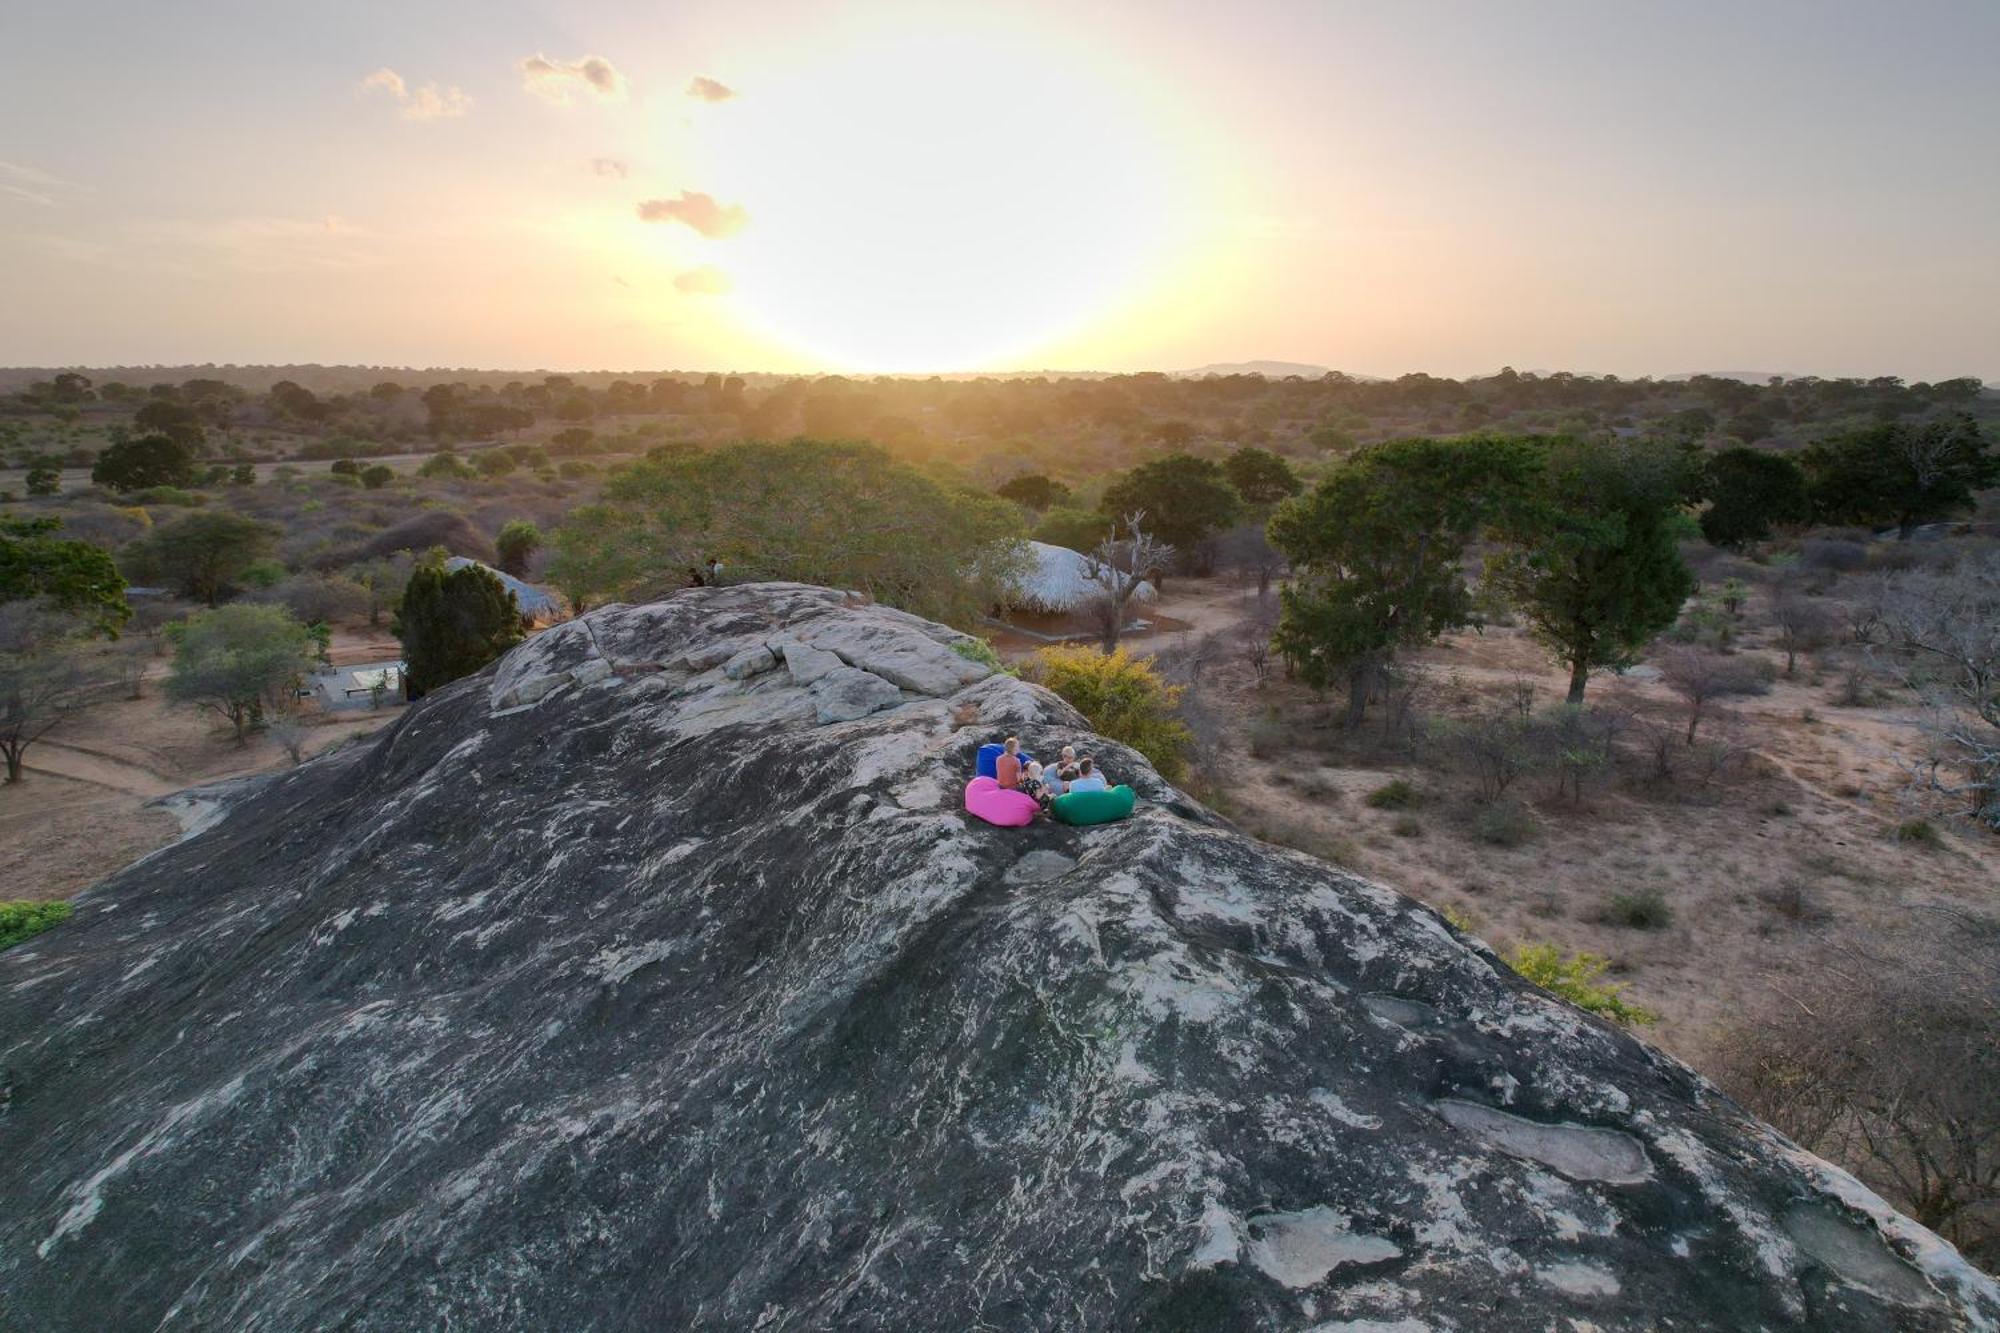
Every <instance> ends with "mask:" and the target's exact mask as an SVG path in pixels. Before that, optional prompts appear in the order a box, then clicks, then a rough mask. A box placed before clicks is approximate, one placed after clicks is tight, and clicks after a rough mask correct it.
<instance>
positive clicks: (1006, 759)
mask: <svg viewBox="0 0 2000 1333" xmlns="http://www.w3.org/2000/svg"><path fill="white" fill-rule="evenodd" d="M993 780H994V781H995V782H997V783H999V784H1000V788H1001V790H1003V791H1018V792H1021V793H1023V794H1025V795H1028V796H1031V797H1033V798H1034V799H1035V802H1036V803H1037V804H1038V805H1040V806H1041V807H1042V808H1043V809H1044V810H1046V809H1048V808H1049V803H1050V802H1052V801H1054V800H1055V798H1056V797H1058V796H1062V795H1064V794H1066V793H1068V792H1073V791H1109V790H1110V789H1111V783H1110V782H1109V781H1108V780H1107V779H1106V778H1105V776H1104V774H1103V773H1102V772H1101V771H1100V770H1099V769H1098V767H1097V761H1096V760H1095V759H1093V758H1091V757H1090V756H1089V755H1084V756H1083V757H1082V758H1081V759H1079V758H1077V754H1076V747H1075V746H1074V745H1065V746H1063V747H1062V754H1061V755H1059V756H1057V758H1056V762H1055V763H1054V764H1053V765H1044V764H1042V763H1041V762H1040V761H1038V760H1034V759H1030V760H1027V761H1026V762H1023V761H1022V759H1021V739H1020V737H1018V736H1009V737H1008V738H1007V741H1006V743H1005V744H1004V745H1002V746H1001V747H1000V757H999V759H997V760H996V761H994V765H993Z"/></svg>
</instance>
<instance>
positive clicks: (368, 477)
mask: <svg viewBox="0 0 2000 1333" xmlns="http://www.w3.org/2000/svg"><path fill="white" fill-rule="evenodd" d="M395 479H396V470H395V469H394V468H392V467H388V466H386V465H384V464H382V463H375V464H372V465H370V466H368V467H365V468H363V469H362V470H361V484H362V485H363V486H365V487H367V488H368V489H369V490H371V491H379V490H381V489H382V488H383V487H384V486H387V485H388V484H389V483H390V482H392V481H394V480H395Z"/></svg>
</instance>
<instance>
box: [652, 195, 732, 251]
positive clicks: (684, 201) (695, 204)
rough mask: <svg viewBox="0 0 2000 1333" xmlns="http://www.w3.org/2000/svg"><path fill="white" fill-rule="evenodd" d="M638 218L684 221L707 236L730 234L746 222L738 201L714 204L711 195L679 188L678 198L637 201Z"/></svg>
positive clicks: (718, 236)
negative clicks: (638, 202) (735, 202)
mask: <svg viewBox="0 0 2000 1333" xmlns="http://www.w3.org/2000/svg"><path fill="white" fill-rule="evenodd" d="M639 221H641V222H685V223H687V224H688V226H690V227H693V228H694V229H695V230H696V231H698V232H700V233H701V234H702V235H704V236H706V237H709V238H710V239H711V240H719V239H721V238H722V237H724V236H734V235H735V234H736V233H737V232H739V231H742V230H743V228H744V227H746V226H748V225H749V223H750V215H749V214H748V213H746V212H744V211H743V207H742V205H740V204H718V203H716V202H715V198H714V196H712V195H706V194H701V193H699V192H697V191H694V190H682V191H681V197H680V198H678V199H646V200H642V201H641V202H640V204H639Z"/></svg>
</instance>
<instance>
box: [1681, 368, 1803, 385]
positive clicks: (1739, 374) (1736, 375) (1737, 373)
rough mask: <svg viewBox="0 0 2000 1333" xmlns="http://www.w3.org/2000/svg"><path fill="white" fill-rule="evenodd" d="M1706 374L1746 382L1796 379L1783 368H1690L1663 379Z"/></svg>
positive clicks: (1688, 377) (1713, 377) (1716, 377)
mask: <svg viewBox="0 0 2000 1333" xmlns="http://www.w3.org/2000/svg"><path fill="white" fill-rule="evenodd" d="M1698 375H1706V376H1708V378H1710V379H1712V380H1742V381H1743V382H1744V383H1745V384H1769V383H1770V382H1771V381H1772V380H1773V379H1781V380H1795V379H1797V378H1799V377H1798V376H1797V375H1787V374H1786V373H1785V372H1784V371H1782V370H1690V371H1688V372H1687V373H1686V374H1684V375H1662V376H1660V378H1661V379H1663V380H1691V379H1694V378H1695V377H1696V376H1698Z"/></svg>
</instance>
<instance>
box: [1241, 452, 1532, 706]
mask: <svg viewBox="0 0 2000 1333" xmlns="http://www.w3.org/2000/svg"><path fill="white" fill-rule="evenodd" d="M1534 466H1535V447H1534V446H1533V445H1532V444H1531V443H1529V442H1527V441H1523V440H1510V439H1503V438H1498V437H1493V438H1483V437H1474V438H1470V439H1463V440H1395V441H1391V442H1389V443H1387V444H1380V445H1376V446H1374V447H1373V448H1370V449H1367V450H1364V451H1362V452H1361V453H1359V454H1356V455H1354V456H1353V457H1352V458H1349V459H1348V460H1346V461H1345V462H1343V463H1342V464H1341V465H1340V466H1339V467H1337V468H1336V469H1334V471H1333V472H1332V473H1331V474H1330V475H1329V476H1328V477H1327V478H1326V479H1325V480H1324V481H1322V482H1320V484H1319V485H1318V486H1316V487H1315V488H1314V489H1313V491H1312V492H1311V493H1310V494H1308V495H1303V496H1300V497H1298V498H1296V499H1293V500H1289V501H1287V502H1286V503H1285V504H1283V505H1281V506H1280V507H1279V509H1278V512H1277V514H1276V515H1275V516H1274V517H1273V518H1272V519H1271V526H1270V537H1271V543H1272V545H1274V546H1276V547H1277V548H1278V549H1279V550H1280V551H1282V552H1284V554H1285V557H1286V558H1287V559H1288V560H1289V561H1290V562H1291V565H1292V572H1293V580H1292V582H1291V583H1290V584H1289V585H1287V586H1286V587H1285V588H1284V590H1283V591H1282V593H1281V594H1280V603H1279V605H1280V614H1279V620H1278V629H1277V635H1276V638H1275V640H1274V642H1275V644H1276V646H1277V649H1278V651H1279V653H1280V654H1282V655H1283V656H1284V658H1285V659H1286V661H1288V662H1290V663H1291V665H1292V669H1293V671H1294V672H1295V673H1296V674H1297V675H1298V676H1299V677H1300V679H1302V680H1304V681H1305V683H1306V684H1308V685H1310V686H1312V687H1313V688H1315V689H1326V688H1328V687H1329V686H1331V685H1333V684H1334V683H1336V682H1337V681H1339V680H1342V679H1345V680H1346V681H1347V683H1348V687H1349V698H1348V720H1349V722H1350V723H1358V722H1359V721H1360V720H1361V716H1362V711H1363V709H1364V708H1365V707H1366V704H1367V700H1368V697H1369V694H1370V692H1371V691H1372V690H1373V688H1374V686H1375V683H1376V680H1377V678H1378V677H1379V675H1380V672H1381V670H1382V668H1383V667H1385V666H1386V665H1387V664H1388V662H1389V661H1390V660H1391V659H1392V658H1393V657H1394V655H1395V654H1396V652H1397V651H1398V650H1400V649H1403V648H1409V647H1415V646H1418V645H1421V644H1425V643H1429V642H1430V641H1432V640H1433V639H1435V638H1436V637H1437V636H1438V635H1439V634H1441V633H1443V632H1444V631H1445V630H1447V629H1451V628H1453V627H1455V626H1458V625H1463V624H1465V623H1466V621H1467V620H1468V619H1469V618H1470V616H1471V613H1472V602H1471V596H1470V594H1469V592H1468V591H1467V589H1466V585H1465V577H1464V574H1463V571H1462V570H1461V568H1460V562H1461V558H1462V555H1463V552H1464V548H1465V544H1466V543H1467V542H1468V541H1469V540H1470V539H1471V538H1472V537H1473V535H1474V534H1475V533H1476V532H1477V530H1478V529H1479V527H1480V525H1481V524H1483V523H1485V522H1487V521H1488V520H1489V519H1490V518H1491V517H1492V516H1493V515H1494V514H1495V512H1496V511H1497V510H1498V509H1499V508H1501V507H1504V506H1506V505H1507V504H1509V503H1510V501H1511V498H1512V497H1514V496H1516V495H1517V494H1518V493H1519V492H1520V491H1521V490H1522V489H1523V488H1524V487H1525V485H1526V483H1527V479H1528V478H1529V477H1530V476H1531V475H1532V474H1533V471H1534Z"/></svg>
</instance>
